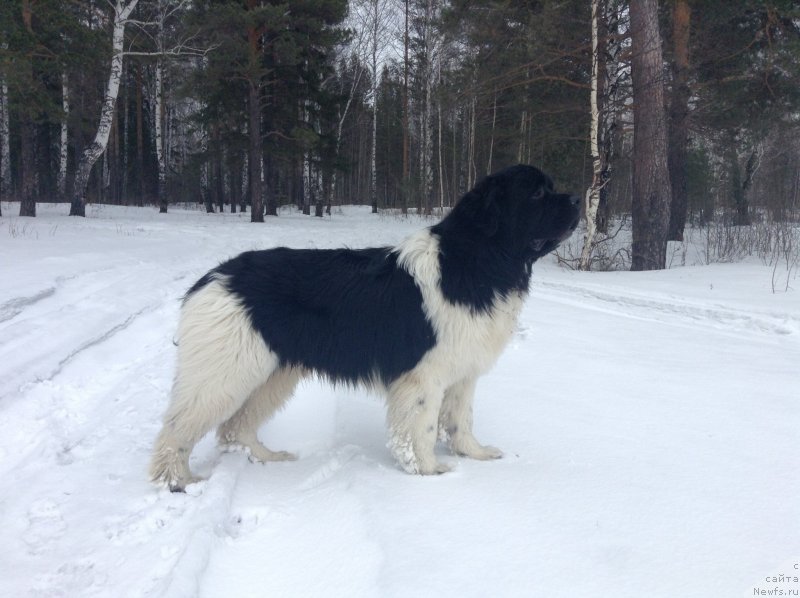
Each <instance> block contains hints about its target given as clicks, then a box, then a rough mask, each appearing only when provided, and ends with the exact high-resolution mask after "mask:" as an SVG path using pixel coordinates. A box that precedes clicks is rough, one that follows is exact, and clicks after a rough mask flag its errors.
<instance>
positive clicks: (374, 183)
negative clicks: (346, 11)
mask: <svg viewBox="0 0 800 598" xmlns="http://www.w3.org/2000/svg"><path fill="white" fill-rule="evenodd" d="M378 2H379V0H372V23H371V24H372V146H371V148H370V160H369V202H370V205H372V213H373V214H377V213H378V166H377V163H378V162H377V157H378V23H379V16H380V15H379V14H378Z"/></svg>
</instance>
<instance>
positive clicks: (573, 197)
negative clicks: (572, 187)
mask: <svg viewBox="0 0 800 598" xmlns="http://www.w3.org/2000/svg"><path fill="white" fill-rule="evenodd" d="M569 203H571V204H572V205H573V206H575V207H576V208H577V207H578V206H579V205H581V198H580V196H579V195H570V196H569Z"/></svg>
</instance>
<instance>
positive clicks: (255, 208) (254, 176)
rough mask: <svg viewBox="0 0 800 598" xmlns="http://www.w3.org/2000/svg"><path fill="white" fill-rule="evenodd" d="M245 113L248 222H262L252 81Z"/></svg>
mask: <svg viewBox="0 0 800 598" xmlns="http://www.w3.org/2000/svg"><path fill="white" fill-rule="evenodd" d="M247 113H248V136H249V141H250V147H249V151H248V154H247V165H248V168H247V171H248V174H249V176H250V179H249V181H248V183H249V187H250V222H264V207H263V206H262V205H261V110H260V109H259V106H258V89H257V88H256V86H255V85H254V84H253V83H252V82H251V84H250V85H249V95H248V108H247Z"/></svg>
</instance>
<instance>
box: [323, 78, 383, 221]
mask: <svg viewBox="0 0 800 598" xmlns="http://www.w3.org/2000/svg"><path fill="white" fill-rule="evenodd" d="M355 64H356V72H355V73H354V74H353V83H352V84H351V85H350V93H349V95H348V96H347V103H346V104H345V105H344V110H342V113H341V114H340V115H339V124H338V126H337V128H336V145H335V147H334V154H333V155H334V157H336V158H338V157H339V149H340V147H341V144H342V131H343V129H344V121H345V119H346V118H347V113H348V112H349V111H350V106H351V105H352V103H353V98H355V95H356V90H357V89H358V84H359V83H360V82H361V76H362V75H363V73H364V69H362V68H361V67H360V63H358V62H356V63H355ZM373 138H374V134H373ZM337 182H338V176H337V171H336V168H333V169H332V172H331V179H330V183H329V184H328V188H327V190H326V193H325V197H326V198H327V208H326V209H327V213H328V214H330V213H331V205H332V204H333V198H334V197H335V195H336V183H337Z"/></svg>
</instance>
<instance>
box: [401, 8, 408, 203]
mask: <svg viewBox="0 0 800 598" xmlns="http://www.w3.org/2000/svg"><path fill="white" fill-rule="evenodd" d="M408 137H409V131H408V0H405V22H404V34H403V207H402V212H403V214H408V194H409V191H410V189H409V186H410V182H409V177H408V141H409V139H408Z"/></svg>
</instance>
